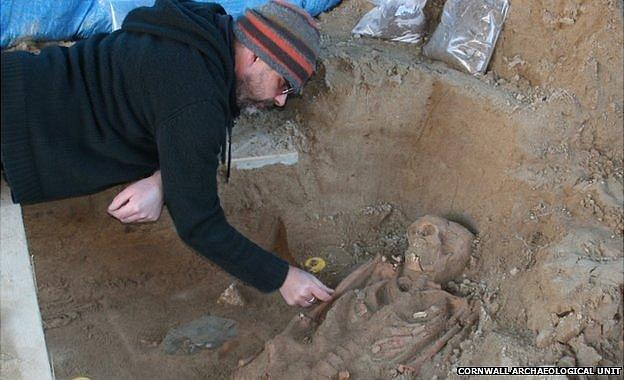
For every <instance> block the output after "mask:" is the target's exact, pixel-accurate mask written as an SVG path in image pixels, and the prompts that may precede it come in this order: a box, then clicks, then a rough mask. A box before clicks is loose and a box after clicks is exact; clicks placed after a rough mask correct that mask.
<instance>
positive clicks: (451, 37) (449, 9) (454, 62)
mask: <svg viewBox="0 0 624 380" xmlns="http://www.w3.org/2000/svg"><path fill="white" fill-rule="evenodd" d="M508 8H509V3H508V0H447V1H446V4H444V11H443V13H442V19H441V20H440V25H438V27H437V28H436V30H435V32H434V33H433V35H432V36H431V39H430V40H429V42H427V44H426V45H425V46H424V48H423V52H424V54H425V55H426V56H428V57H429V58H432V59H438V60H441V61H444V62H446V63H447V64H449V65H450V66H452V67H454V68H456V69H458V70H463V71H466V72H468V73H470V74H473V75H474V74H477V73H481V74H483V73H485V70H486V69H487V66H488V63H489V62H490V58H491V57H492V53H493V52H494V46H495V45H496V40H497V39H498V35H499V33H500V31H501V29H502V28H503V22H504V21H505V17H506V16H507V10H508Z"/></svg>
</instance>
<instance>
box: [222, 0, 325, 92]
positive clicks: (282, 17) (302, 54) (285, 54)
mask: <svg viewBox="0 0 624 380" xmlns="http://www.w3.org/2000/svg"><path fill="white" fill-rule="evenodd" d="M234 34H235V35H236V38H238V40H239V41H240V42H241V43H242V44H243V45H245V47H247V48H248V49H249V50H251V51H253V52H254V53H255V54H256V55H257V56H258V57H260V59H262V60H263V61H264V62H266V63H267V65H269V67H271V68H272V69H273V70H275V71H276V72H277V73H278V74H280V75H281V76H283V77H284V78H285V79H286V80H287V81H288V83H289V84H290V85H291V86H292V87H293V88H294V90H295V91H296V92H301V88H302V87H303V85H304V83H305V82H306V81H307V80H308V79H309V78H310V77H311V76H312V74H313V73H314V70H315V67H316V57H317V56H318V53H319V50H320V32H319V29H318V26H317V25H316V22H315V21H314V19H313V18H312V16H310V15H309V14H308V13H307V12H306V11H305V10H303V9H301V8H299V7H297V6H296V5H293V4H291V3H288V2H286V1H284V0H270V1H269V2H267V3H265V4H263V5H262V6H260V7H258V8H249V9H247V10H246V11H245V14H244V15H242V16H240V17H239V18H238V19H237V20H236V22H235V23H234Z"/></svg>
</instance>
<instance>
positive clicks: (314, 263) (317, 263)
mask: <svg viewBox="0 0 624 380" xmlns="http://www.w3.org/2000/svg"><path fill="white" fill-rule="evenodd" d="M303 265H304V266H305V267H306V269H307V270H309V271H310V272H312V273H318V272H320V271H322V270H323V268H325V260H323V259H321V258H320V257H310V258H309V259H307V260H306V261H305V263H304V264H303Z"/></svg>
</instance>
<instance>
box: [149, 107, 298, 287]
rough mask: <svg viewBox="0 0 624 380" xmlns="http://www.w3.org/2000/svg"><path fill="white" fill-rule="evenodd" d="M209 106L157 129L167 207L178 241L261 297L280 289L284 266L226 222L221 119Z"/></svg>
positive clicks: (190, 109) (185, 111)
mask: <svg viewBox="0 0 624 380" xmlns="http://www.w3.org/2000/svg"><path fill="white" fill-rule="evenodd" d="M219 108H220V107H218V106H215V105H214V103H212V102H210V101H206V102H199V103H194V104H191V105H188V106H186V107H184V108H183V109H182V110H180V111H178V112H176V113H175V114H174V115H173V116H171V117H170V118H169V119H167V120H165V121H164V122H163V123H161V124H160V125H158V126H157V128H156V131H155V133H156V140H157V144H158V155H159V161H160V170H161V176H162V182H163V187H164V194H165V201H166V203H167V208H168V209H169V213H170V214H171V217H172V219H173V222H174V224H175V227H176V230H177V232H178V234H179V235H180V237H181V238H182V240H183V241H184V242H185V243H186V244H188V245H189V246H190V247H191V248H193V249H194V250H196V251H197V252H198V253H199V254H200V255H202V256H204V257H206V258H208V259H210V260H211V261H212V262H214V263H216V264H217V265H219V266H220V267H221V268H223V269H224V270H225V271H227V272H228V273H230V274H232V275H233V276H235V277H237V278H239V279H241V280H242V281H244V282H246V283H248V284H250V285H252V286H254V287H255V288H257V289H259V290H260V291H263V292H271V291H274V290H276V289H278V288H279V287H281V285H282V283H283V282H284V280H285V278H286V275H287V273H288V263H287V262H286V261H284V260H282V259H280V258H278V257H277V256H275V255H273V254H271V253H270V252H267V251H265V250H263V249H262V248H260V247H259V246H257V245H256V244H254V243H252V242H251V241H250V240H248V239H247V238H245V237H244V236H243V235H241V234H240V233H239V232H238V231H236V230H235V229H234V228H233V227H232V226H230V225H229V223H228V222H227V220H226V218H225V215H224V213H223V210H222V208H221V205H220V202H219V197H218V193H217V179H216V173H217V167H218V158H217V154H218V150H219V148H218V145H219V144H218V141H219V140H218V135H219V133H220V132H219V131H220V130H223V129H224V125H225V122H226V120H225V117H224V115H223V112H222V111H220V110H219Z"/></svg>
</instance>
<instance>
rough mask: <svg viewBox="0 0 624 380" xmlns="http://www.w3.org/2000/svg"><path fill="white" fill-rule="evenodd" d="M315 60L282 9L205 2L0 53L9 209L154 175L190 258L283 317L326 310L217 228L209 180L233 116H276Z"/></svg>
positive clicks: (169, 6)
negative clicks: (271, 112)
mask: <svg viewBox="0 0 624 380" xmlns="http://www.w3.org/2000/svg"><path fill="white" fill-rule="evenodd" d="M318 50H319V32H318V30H317V28H316V26H315V23H314V21H313V19H312V18H311V17H310V16H309V15H308V14H307V13H305V11H303V10H301V9H299V8H297V7H295V6H293V5H291V4H289V3H285V2H282V0H275V1H270V2H269V3H267V4H265V5H263V6H262V7H259V8H258V9H249V10H247V12H246V13H245V14H244V15H243V16H241V17H240V18H239V19H238V20H237V21H236V23H233V22H232V19H231V17H230V16H227V15H226V14H225V12H224V10H223V8H222V7H221V6H219V5H217V4H199V3H194V2H190V1H180V2H178V1H175V0H157V1H156V3H155V5H154V6H153V7H150V8H138V9H136V10H134V11H132V12H131V13H130V14H129V15H128V16H127V17H126V19H125V21H124V23H123V26H122V28H121V30H119V31H116V32H114V33H111V34H101V35H97V36H93V37H91V38H89V39H87V40H83V41H79V42H77V43H76V44H74V45H73V46H72V47H70V48H64V47H59V46H55V47H48V48H45V49H43V50H42V51H41V53H40V54H39V55H38V56H37V55H33V54H30V53H27V52H11V53H3V54H2V83H1V86H2V116H1V117H2V140H1V142H2V164H3V166H4V170H5V175H6V177H7V180H8V183H9V185H10V187H11V191H12V195H13V200H14V201H15V202H16V203H34V202H42V201H47V200H51V199H58V198H64V197H70V196H79V195H84V194H90V193H93V192H96V191H99V190H101V189H104V188H106V187H110V186H111V185H114V184H118V183H122V182H128V181H132V180H137V179H139V178H145V177H147V176H149V175H151V174H152V173H155V174H153V175H152V176H151V177H150V180H153V181H157V182H158V181H162V188H163V193H164V200H165V202H166V204H167V206H168V209H169V212H170V214H171V217H172V219H173V221H174V224H175V226H176V229H177V231H178V234H179V235H180V237H181V238H182V239H183V240H184V241H185V242H186V243H187V244H188V245H190V246H191V247H192V248H194V249H195V250H196V251H197V252H199V253H200V254H201V255H203V256H205V257H207V258H209V259H210V260H212V261H213V262H214V263H216V264H218V265H219V266H221V267H222V268H223V269H225V270H226V271H228V272H229V273H231V274H232V275H234V276H236V277H238V278H240V279H241V280H243V281H244V282H246V283H249V284H251V285H252V286H254V287H256V288H257V289H259V290H261V291H264V292H271V291H273V290H276V289H279V290H280V293H281V294H282V296H283V297H284V299H285V300H286V302H287V303H288V304H289V305H300V306H304V307H306V306H310V305H311V304H313V303H315V302H316V300H317V299H318V300H321V301H326V300H329V299H330V298H331V294H332V292H333V291H332V290H331V289H329V288H327V287H326V286H325V285H323V284H322V283H321V282H320V281H319V280H317V279H316V278H315V277H314V276H312V275H310V274H308V273H307V272H304V271H302V270H300V269H298V268H295V267H293V266H289V265H288V263H287V262H285V261H284V260H282V259H280V258H278V257H277V256H275V255H273V254H271V253H269V252H267V251H264V250H263V249H261V248H260V247H258V246H257V245H255V244H254V243H252V242H251V241H249V240H247V239H246V238H245V237H243V236H242V235H241V234H240V233H239V232H237V231H236V230H235V229H234V228H232V227H231V226H230V225H229V224H228V223H227V221H226V219H225V216H224V214H223V210H222V209H221V206H220V203H219V198H218V195H217V182H216V170H217V167H218V165H219V158H220V159H221V163H224V162H225V157H226V152H227V150H228V147H229V145H228V142H229V136H230V132H231V128H232V125H233V118H234V117H235V116H237V114H238V112H239V111H238V110H239V108H240V107H247V106H255V107H266V106H269V105H276V106H280V107H281V106H283V105H284V104H285V103H286V98H287V97H288V95H289V94H290V93H292V92H298V91H300V90H301V87H302V86H303V85H304V83H305V82H306V81H307V80H308V79H309V77H310V76H311V75H312V73H313V71H314V69H315V62H316V57H317V54H318ZM156 169H159V171H157V170H156ZM228 174H229V162H228ZM146 181H149V180H146ZM157 182H154V183H155V184H156V187H158V185H157ZM146 183H147V182H143V184H146ZM135 185H136V184H135ZM147 186H148V187H150V186H151V187H152V188H153V187H154V185H149V184H148V185H147ZM133 189H134V190H136V186H134V187H133V188H131V189H130V190H133ZM137 194H142V195H145V194H149V191H148V192H145V191H141V190H140V189H139V191H138V193H137ZM123 198H124V196H122V197H117V198H116V199H117V201H118V203H115V202H113V204H112V205H111V207H110V210H109V212H111V213H112V214H115V212H116V210H119V209H121V208H122V207H123V206H124V203H127V202H125V201H127V200H129V199H130V198H131V197H128V198H127V199H125V200H124V199H123ZM147 203H148V204H151V205H156V206H157V207H160V206H159V203H160V204H161V203H162V201H161V200H156V202H154V200H153V199H152V200H148V202H147ZM138 209H140V207H139V208H138ZM125 210H127V209H125ZM143 211H145V210H143ZM158 212H160V211H159V210H158ZM141 215H143V214H141ZM116 216H118V217H119V216H120V215H116ZM126 216H128V215H126ZM143 216H144V217H147V215H143ZM121 219H122V220H123V219H124V218H121ZM126 219H127V218H126ZM139 219H140V218H139ZM144 219H145V218H144Z"/></svg>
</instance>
